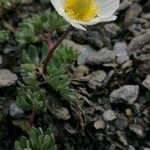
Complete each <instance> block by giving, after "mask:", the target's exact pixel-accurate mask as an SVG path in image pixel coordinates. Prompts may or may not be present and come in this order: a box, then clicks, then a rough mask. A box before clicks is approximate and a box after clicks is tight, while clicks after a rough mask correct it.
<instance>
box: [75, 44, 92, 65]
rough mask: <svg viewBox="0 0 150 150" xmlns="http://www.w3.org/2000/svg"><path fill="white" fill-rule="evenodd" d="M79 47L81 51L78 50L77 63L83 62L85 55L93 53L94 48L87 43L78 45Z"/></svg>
mask: <svg viewBox="0 0 150 150" xmlns="http://www.w3.org/2000/svg"><path fill="white" fill-rule="evenodd" d="M80 49H81V52H80V55H79V56H78V59H77V63H78V65H82V64H85V62H86V57H88V56H89V55H91V54H93V53H95V51H94V49H93V48H91V47H90V46H88V45H84V46H83V45H80Z"/></svg>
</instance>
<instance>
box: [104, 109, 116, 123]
mask: <svg viewBox="0 0 150 150" xmlns="http://www.w3.org/2000/svg"><path fill="white" fill-rule="evenodd" d="M102 116H103V119H104V120H105V121H106V122H109V121H113V120H115V119H116V118H117V117H116V114H115V113H114V111H112V110H107V111H106V112H104V113H103V115H102Z"/></svg>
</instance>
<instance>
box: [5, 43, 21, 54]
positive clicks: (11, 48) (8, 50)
mask: <svg viewBox="0 0 150 150" xmlns="http://www.w3.org/2000/svg"><path fill="white" fill-rule="evenodd" d="M15 51H18V49H17V47H15V46H11V45H10V44H7V45H6V47H5V48H4V51H3V52H4V54H10V53H14V52H15Z"/></svg>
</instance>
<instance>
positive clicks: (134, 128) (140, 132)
mask: <svg viewBox="0 0 150 150" xmlns="http://www.w3.org/2000/svg"><path fill="white" fill-rule="evenodd" d="M129 129H130V131H132V132H133V133H135V134H136V135H137V136H138V137H139V138H144V137H145V134H144V129H143V128H142V127H141V126H140V125H138V124H132V125H130V126H129Z"/></svg>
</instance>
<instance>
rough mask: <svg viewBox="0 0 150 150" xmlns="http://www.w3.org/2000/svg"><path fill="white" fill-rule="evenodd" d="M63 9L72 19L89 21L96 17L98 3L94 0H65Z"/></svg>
mask: <svg viewBox="0 0 150 150" xmlns="http://www.w3.org/2000/svg"><path fill="white" fill-rule="evenodd" d="M64 9H65V12H66V13H67V14H68V16H69V17H71V18H72V19H74V20H77V21H90V20H92V19H93V18H95V17H96V15H97V12H98V5H97V4H96V0H65V5H64Z"/></svg>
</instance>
